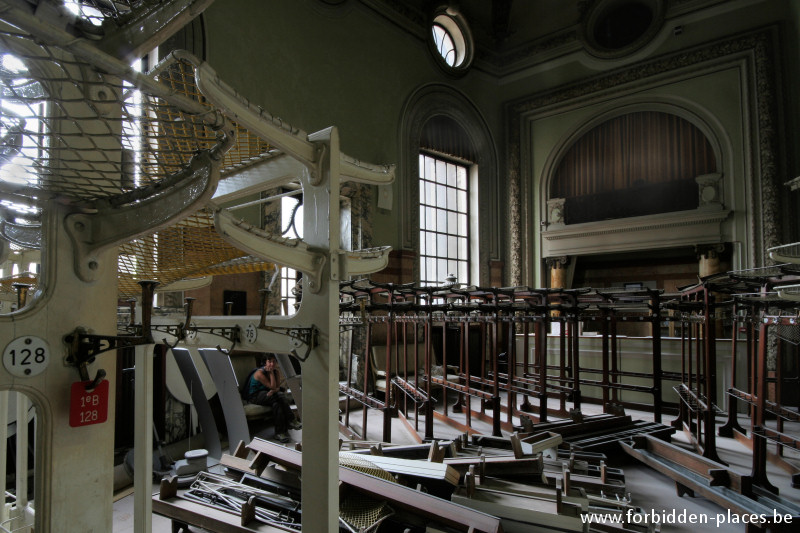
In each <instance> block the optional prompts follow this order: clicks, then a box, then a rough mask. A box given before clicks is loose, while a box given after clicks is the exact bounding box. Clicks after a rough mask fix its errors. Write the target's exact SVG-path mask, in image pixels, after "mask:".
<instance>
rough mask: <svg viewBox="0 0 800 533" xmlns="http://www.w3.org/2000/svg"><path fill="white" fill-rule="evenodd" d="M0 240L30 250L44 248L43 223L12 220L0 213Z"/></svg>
mask: <svg viewBox="0 0 800 533" xmlns="http://www.w3.org/2000/svg"><path fill="white" fill-rule="evenodd" d="M0 240H3V241H6V242H10V243H12V244H16V245H17V246H21V247H23V248H26V249H29V250H40V249H41V248H42V226H41V224H36V225H34V224H17V223H15V222H10V221H8V220H6V219H5V218H4V217H3V215H2V213H0ZM1 262H2V261H0V263H1Z"/></svg>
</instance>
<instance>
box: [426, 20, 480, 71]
mask: <svg viewBox="0 0 800 533" xmlns="http://www.w3.org/2000/svg"><path fill="white" fill-rule="evenodd" d="M428 42H429V43H430V47H431V51H432V53H433V56H434V58H435V59H436V62H437V64H438V65H439V66H440V67H441V68H442V69H443V70H444V71H445V72H447V73H448V74H454V75H462V74H464V73H466V71H467V70H468V69H469V67H470V65H471V64H472V57H473V49H474V46H473V43H472V34H471V32H470V30H469V26H468V25H467V22H466V20H464V17H463V16H462V15H461V13H459V12H458V11H456V10H455V9H453V8H451V7H446V6H443V7H440V8H439V9H436V10H435V11H434V13H433V17H432V19H431V24H430V39H429V40H428Z"/></svg>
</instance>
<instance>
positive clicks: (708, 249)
mask: <svg viewBox="0 0 800 533" xmlns="http://www.w3.org/2000/svg"><path fill="white" fill-rule="evenodd" d="M694 251H695V253H696V254H697V259H698V260H699V259H703V258H705V259H717V258H719V256H720V255H721V254H722V253H723V252H725V243H724V242H720V243H715V244H698V245H697V246H695V247H694Z"/></svg>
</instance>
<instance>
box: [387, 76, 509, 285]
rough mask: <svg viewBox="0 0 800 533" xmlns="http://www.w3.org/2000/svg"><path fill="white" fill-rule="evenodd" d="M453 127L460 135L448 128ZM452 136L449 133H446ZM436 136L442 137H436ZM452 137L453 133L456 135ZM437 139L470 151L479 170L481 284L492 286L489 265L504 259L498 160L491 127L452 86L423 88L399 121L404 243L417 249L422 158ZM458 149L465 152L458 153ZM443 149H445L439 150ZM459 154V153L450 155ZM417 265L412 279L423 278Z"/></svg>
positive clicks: (408, 103) (402, 237)
mask: <svg viewBox="0 0 800 533" xmlns="http://www.w3.org/2000/svg"><path fill="white" fill-rule="evenodd" d="M452 123H455V124H457V125H458V129H457V130H452V129H451V128H447V127H444V126H446V125H447V124H452ZM448 131H450V132H451V133H447V132H448ZM437 132H438V133H437ZM452 132H455V133H454V134H453V133H452ZM431 135H438V136H439V137H438V140H437V142H443V141H446V139H448V138H450V137H448V136H451V138H450V141H447V142H448V143H450V144H451V145H452V146H453V147H454V148H453V149H466V150H469V151H470V152H469V155H470V161H471V162H473V163H475V164H476V165H478V167H479V179H478V191H477V192H478V197H479V198H480V204H481V209H480V211H479V213H478V218H479V220H478V243H479V244H478V248H479V257H478V258H477V263H478V265H479V270H480V273H479V282H480V283H481V284H488V283H489V261H490V260H496V259H499V258H500V257H501V245H500V243H501V237H500V235H501V234H500V228H499V225H498V224H497V220H498V210H499V205H498V198H499V196H498V157H497V151H496V147H495V143H494V139H493V137H492V135H491V132H490V130H489V127H488V125H487V124H486V121H485V119H484V118H483V116H482V115H481V113H480V111H478V109H477V108H476V107H475V105H474V104H473V103H472V102H471V101H470V100H469V99H468V98H467V97H466V96H465V95H463V94H462V93H460V92H458V91H456V90H455V89H453V88H452V87H449V86H446V85H440V84H430V85H424V86H422V87H420V88H419V89H417V90H416V91H414V93H412V94H411V95H410V96H409V98H408V100H407V101H406V103H405V105H404V107H403V113H402V117H401V120H400V132H399V138H400V143H401V144H400V154H401V157H400V161H399V168H398V173H397V176H398V179H397V187H398V189H397V190H398V192H399V194H398V196H399V198H400V201H399V202H398V205H400V206H402V208H401V209H400V213H398V215H399V217H400V220H401V224H400V231H401V244H402V246H403V247H404V248H405V249H407V250H415V251H416V250H418V249H419V235H418V234H419V153H420V148H423V147H425V144H426V142H430V141H431V140H435V139H432V137H431ZM458 146H460V147H461V148H457V147H458ZM439 151H443V150H441V148H440V149H439ZM451 155H456V156H458V154H451ZM417 269H418V266H415V267H414V279H419V272H418V271H417Z"/></svg>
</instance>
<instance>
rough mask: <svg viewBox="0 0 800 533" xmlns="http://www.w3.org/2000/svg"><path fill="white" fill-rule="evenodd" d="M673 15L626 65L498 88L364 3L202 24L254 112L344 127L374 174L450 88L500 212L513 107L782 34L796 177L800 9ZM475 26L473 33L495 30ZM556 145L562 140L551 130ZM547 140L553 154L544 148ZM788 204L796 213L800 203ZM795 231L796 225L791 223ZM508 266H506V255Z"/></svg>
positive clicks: (249, 13)
mask: <svg viewBox="0 0 800 533" xmlns="http://www.w3.org/2000/svg"><path fill="white" fill-rule="evenodd" d="M676 5H677V6H679V7H680V9H682V10H683V11H680V10H679V11H678V12H677V15H675V16H674V18H672V19H670V20H668V21H667V23H666V24H665V25H664V28H663V29H662V31H661V32H660V34H659V35H658V36H657V37H656V38H655V39H654V41H653V42H652V43H651V44H649V45H648V46H647V47H646V48H645V49H643V50H642V51H640V52H638V53H637V54H635V55H634V56H633V57H631V58H629V60H627V61H615V62H607V61H600V60H597V59H593V58H591V57H590V56H589V55H587V54H586V53H585V52H583V51H581V50H577V49H575V50H574V51H572V52H570V53H568V54H566V55H562V56H561V57H559V58H558V59H555V60H552V61H548V62H545V63H540V64H538V65H536V66H533V67H531V68H529V69H527V70H524V71H519V72H516V73H510V74H508V75H506V76H504V77H501V78H498V77H495V76H493V75H490V74H488V73H486V72H484V71H481V70H479V69H475V68H473V69H472V70H471V71H470V72H469V73H468V74H467V75H466V76H464V77H463V78H459V79H453V78H450V77H448V76H447V75H445V74H444V73H443V72H442V71H441V70H440V69H439V68H438V67H437V66H436V64H435V63H434V61H433V59H432V57H431V55H430V51H429V49H428V47H427V44H426V42H425V40H424V39H423V38H421V37H420V36H414V35H412V34H410V33H408V32H407V31H405V30H403V29H402V28H400V27H399V26H398V25H396V24H393V23H391V22H390V21H388V20H387V19H385V18H383V17H381V16H379V15H377V14H376V13H375V12H373V11H372V10H371V9H369V8H367V7H366V6H364V5H363V4H362V3H361V2H359V1H357V0H348V1H347V2H345V3H344V4H343V5H341V6H337V7H329V6H326V5H325V4H324V3H323V2H320V1H319V0H273V1H270V2H265V1H263V0H219V1H217V2H215V3H214V4H213V5H212V6H211V7H210V8H209V9H208V10H207V11H206V14H205V21H206V32H207V50H208V60H209V62H210V64H211V65H212V66H213V67H214V68H215V69H216V70H217V72H218V73H219V74H220V76H221V77H222V78H223V79H224V80H225V81H226V82H228V83H229V84H231V85H232V86H233V87H235V88H236V89H237V90H238V91H239V92H240V93H241V94H243V95H244V96H246V97H247V98H249V99H250V100H251V101H252V102H254V103H257V104H259V105H261V106H262V107H264V108H265V109H266V110H267V111H269V112H271V113H273V114H274V115H277V116H279V117H281V118H283V119H285V120H286V121H288V122H289V123H291V124H292V125H294V126H296V127H299V128H301V129H303V130H305V131H307V132H313V131H315V130H318V129H321V128H325V127H327V126H330V125H336V126H337V127H338V128H339V131H340V135H341V142H342V149H343V150H344V151H345V152H346V153H347V154H349V155H352V156H354V157H357V158H359V159H362V160H365V161H369V162H372V163H397V162H398V161H399V158H400V154H399V153H398V150H399V146H400V139H399V138H398V129H399V124H400V119H401V112H402V108H403V104H404V102H405V101H406V99H407V98H408V97H409V95H410V94H411V93H412V92H413V91H414V90H415V89H417V88H419V87H420V86H422V85H424V84H428V83H446V84H449V85H450V86H452V87H453V88H455V89H456V90H458V91H460V92H461V93H463V94H464V95H465V96H466V97H467V98H468V99H470V100H471V101H472V102H473V103H474V105H475V106H476V108H477V109H478V110H479V112H480V113H481V115H482V116H483V118H484V120H485V121H486V123H487V124H488V126H489V128H490V131H491V134H492V136H493V140H494V143H495V146H496V150H497V153H498V155H499V157H500V184H499V185H498V187H499V189H501V190H499V191H498V194H499V197H500V199H501V204H502V205H503V206H505V203H506V202H505V199H506V198H507V192H506V190H505V181H506V180H505V155H506V154H505V150H506V148H505V144H504V142H505V139H506V137H507V132H506V130H505V123H506V117H505V116H504V113H505V111H504V110H505V108H506V105H507V104H508V103H509V102H513V101H517V100H519V99H522V98H527V97H529V96H530V95H534V94H539V93H543V92H546V91H549V90H553V89H554V88H558V87H562V86H564V85H565V84H571V83H583V82H585V81H587V80H590V79H592V78H593V77H596V76H602V75H606V74H608V73H609V72H614V71H615V70H624V69H627V68H631V67H632V66H634V67H635V66H636V64H637V63H638V62H641V61H646V60H648V59H652V58H655V57H658V56H660V55H663V54H667V53H671V52H674V51H677V50H681V49H687V48H692V47H695V46H701V45H703V44H704V43H708V42H711V41H715V40H718V39H723V38H726V37H727V36H731V35H734V34H736V33H740V32H742V31H746V30H748V29H756V28H761V27H764V26H767V25H771V24H778V25H780V27H781V50H782V62H783V64H782V65H781V67H780V72H781V76H782V83H783V85H782V87H781V94H780V95H779V96H780V97H781V98H782V102H783V105H784V112H785V113H784V116H785V117H786V123H785V125H783V126H782V133H781V140H782V142H783V143H784V147H783V152H784V154H785V155H786V157H785V160H786V169H785V170H784V171H782V172H785V173H786V175H787V178H786V179H790V178H792V177H794V176H796V175H797V174H798V173H800V169H798V168H797V167H798V165H800V163H798V158H796V157H795V156H794V153H795V152H797V149H798V148H800V147H798V141H797V136H796V135H794V134H793V132H794V131H795V130H797V128H798V126H800V118H798V114H799V113H798V104H797V102H796V98H794V96H793V95H795V94H797V91H798V87H799V86H800V83H798V73H799V72H800V62H799V61H798V59H800V58H798V27H799V26H800V1H796V0H728V1H725V2H717V3H716V4H714V3H711V4H709V5H710V7H709V10H710V11H708V12H706V13H702V12H700V13H697V12H690V11H689V9H691V8H692V6H691V5H688V4H686V3H677V4H676ZM470 22H471V25H472V26H473V27H478V26H483V27H485V26H487V25H488V24H489V21H470ZM511 24H512V28H511V29H512V31H524V28H516V27H514V24H515V21H513V20H512V22H511ZM675 26H681V28H682V32H681V33H680V34H679V35H675V34H674V32H673V28H674V27H675ZM701 90H703V91H706V92H709V93H710V94H714V93H719V95H720V98H721V100H720V104H721V103H722V102H723V101H728V102H731V108H730V109H729V110H726V109H719V114H720V120H722V121H723V122H727V121H730V120H733V119H734V118H735V117H736V116H738V115H739V113H740V111H739V109H737V108H736V107H735V105H734V102H733V100H736V98H735V96H736V95H729V94H727V93H726V91H729V90H730V87H728V86H726V85H719V84H716V83H715V82H711V83H708V84H705V85H703V86H702V89H701ZM729 96H732V97H733V98H729ZM691 97H692V96H691V95H689V98H691ZM610 98H612V99H613V95H612V96H610ZM712 98H714V97H712ZM718 107H720V106H718ZM722 107H724V106H722ZM734 133H735V132H734ZM551 135H560V133H559V132H556V131H555V130H554V131H553V132H552V134H551ZM542 139H543V143H544V144H542V145H541V146H538V145H537V143H538V142H539V140H542ZM552 143H553V138H548V135H545V137H541V136H539V137H537V138H536V140H534V146H532V147H530V150H531V154H537V155H536V158H537V159H538V158H539V157H540V156H539V155H538V154H539V153H540V152H541V150H543V149H545V147H546V146H547V145H552ZM397 187H398V185H395V191H394V199H395V203H394V207H393V209H392V210H390V211H388V210H380V209H376V210H375V224H374V242H375V244H390V245H392V246H394V247H398V243H399V231H398V225H397V222H396V217H397V214H398V213H399V210H401V209H405V207H404V206H399V205H397V204H398V202H397V200H398V198H399V195H398V191H397ZM374 197H376V195H375V196H374ZM787 201H788V202H790V203H797V200H795V199H794V198H790V199H789V200H787ZM533 202H534V203H535V199H533ZM523 208H529V206H524V207H523ZM502 209H505V207H503V208H502ZM788 212H789V211H788V210H787V213H788ZM505 215H506V213H505V212H504V211H503V210H501V212H500V213H499V214H498V220H497V221H496V223H497V224H499V225H501V227H502V228H503V234H505V233H506V232H507V230H506V229H505V228H507V222H506V219H505ZM791 225H792V227H795V226H797V225H798V223H796V222H794V221H792V223H791ZM787 233H794V236H795V237H797V235H798V234H800V232H798V231H788V230H787ZM503 255H504V256H506V255H507V251H505V249H504V254H503Z"/></svg>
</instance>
